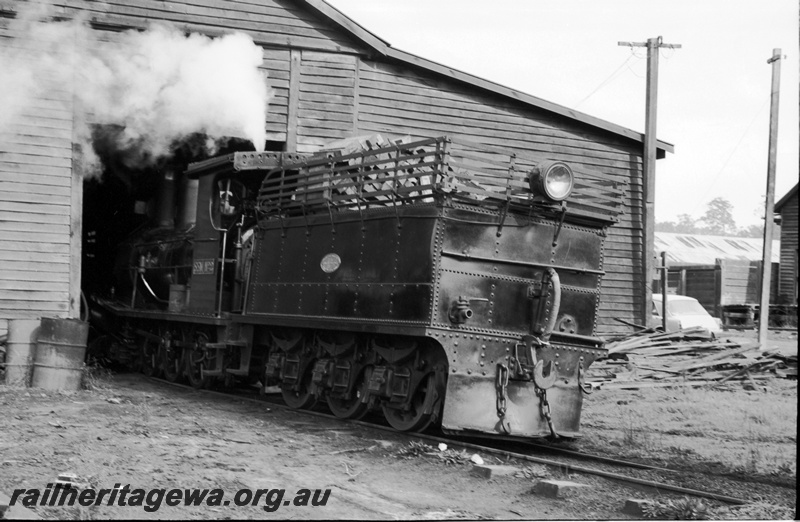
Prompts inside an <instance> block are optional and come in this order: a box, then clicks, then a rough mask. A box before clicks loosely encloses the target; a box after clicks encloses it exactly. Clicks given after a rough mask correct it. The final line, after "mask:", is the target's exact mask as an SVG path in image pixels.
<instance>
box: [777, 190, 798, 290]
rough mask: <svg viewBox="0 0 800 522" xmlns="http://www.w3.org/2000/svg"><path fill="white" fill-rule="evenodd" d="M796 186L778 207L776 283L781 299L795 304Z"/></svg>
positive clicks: (796, 260)
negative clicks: (778, 260)
mask: <svg viewBox="0 0 800 522" xmlns="http://www.w3.org/2000/svg"><path fill="white" fill-rule="evenodd" d="M796 189H797V187H795V188H794V189H793V190H794V194H790V195H789V198H788V199H787V200H786V201H785V203H784V204H783V205H782V206H781V208H780V215H781V249H780V255H781V264H780V272H779V278H780V281H779V283H778V285H779V290H778V294H779V295H780V296H781V298H782V300H785V301H787V302H788V303H790V304H797V285H798V280H797V273H798V268H797V263H798V240H797V236H798V216H797V207H798V198H797V190H796Z"/></svg>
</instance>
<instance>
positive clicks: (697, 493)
mask: <svg viewBox="0 0 800 522" xmlns="http://www.w3.org/2000/svg"><path fill="white" fill-rule="evenodd" d="M146 378H147V379H149V380H151V381H153V382H157V383H160V384H167V385H170V386H175V387H177V388H183V389H187V390H190V391H196V392H202V393H205V394H209V395H215V396H219V397H223V398H226V399H240V400H244V401H248V402H253V403H257V404H265V403H266V404H269V405H270V406H276V407H278V408H280V409H282V410H287V411H292V412H296V413H303V414H306V415H311V416H315V417H320V418H324V419H328V420H337V421H340V422H345V423H348V424H354V425H357V426H361V427H365V428H370V429H375V430H381V431H386V432H389V433H394V434H397V435H405V436H408V437H412V438H417V439H422V440H428V441H432V442H443V443H449V444H457V445H459V446H463V447H464V448H468V449H472V450H476V451H481V452H484V453H489V454H493V455H500V456H504V457H513V458H516V459H521V460H526V461H528V462H533V463H535V464H542V465H545V466H551V467H555V468H558V469H561V470H563V471H566V472H574V473H582V474H585V475H595V476H598V477H604V478H607V479H611V480H616V481H618V482H627V483H631V484H637V485H640V486H647V487H650V488H654V489H656V490H660V491H671V492H674V493H683V494H686V495H691V496H694V497H700V498H708V499H712V500H718V501H720V502H725V503H728V504H734V505H744V504H747V503H748V501H747V500H743V499H740V498H736V497H730V496H727V495H720V494H718V493H711V492H708V491H701V490H697V489H692V488H684V487H681V486H674V485H672V484H666V483H663V482H656V481H653V480H646V479H640V478H636V477H629V476H626V475H621V474H619V473H612V472H609V471H603V470H599V469H593V468H586V467H583V466H575V465H572V464H565V463H563V462H558V461H555V460H550V459H544V458H540V457H534V456H531V455H526V454H524V453H517V452H513V451H507V450H501V449H497V448H492V447H489V446H481V445H480V444H473V443H471V442H463V441H460V440H454V439H447V438H443V437H437V436H435V435H428V434H426V433H409V432H401V431H397V430H395V429H393V428H391V427H388V426H381V425H379V424H373V423H371V422H366V421H362V420H355V419H341V418H339V417H336V416H335V415H331V414H327V413H324V412H318V411H312V410H295V409H292V408H290V407H288V406H286V405H284V404H280V403H275V402H271V401H267V400H264V399H256V398H254V397H246V396H241V395H234V394H231V393H225V392H219V391H214V390H205V389H199V390H198V389H197V388H193V387H192V386H187V385H185V384H179V383H175V382H169V381H166V380H163V379H158V378H155V377H146ZM567 451H568V450H567ZM573 453H579V452H573ZM601 458H604V459H605V457H601ZM610 460H614V459H610ZM614 463H615V464H617V465H629V464H632V465H633V467H638V466H646V464H642V465H639V464H638V463H629V462H626V461H614ZM654 469H661V468H654Z"/></svg>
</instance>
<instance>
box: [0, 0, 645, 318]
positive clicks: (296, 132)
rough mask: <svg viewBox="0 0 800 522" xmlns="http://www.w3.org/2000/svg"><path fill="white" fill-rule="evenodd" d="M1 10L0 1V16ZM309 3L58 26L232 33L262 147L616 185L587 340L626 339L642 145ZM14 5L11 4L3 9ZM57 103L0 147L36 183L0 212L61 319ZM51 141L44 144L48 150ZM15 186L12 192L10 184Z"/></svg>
mask: <svg viewBox="0 0 800 522" xmlns="http://www.w3.org/2000/svg"><path fill="white" fill-rule="evenodd" d="M6 3H7V2H3V1H2V0H0V5H2V6H5V4H6ZM317 3H318V2H316V0H307V1H304V2H292V1H288V0H249V1H243V0H236V1H234V0H180V1H172V2H161V1H156V0H133V1H131V0H110V1H104V2H95V1H89V0H75V1H71V2H70V3H69V4H68V5H69V7H64V6H63V5H62V6H60V7H59V8H58V9H59V10H60V11H61V12H62V13H65V14H69V13H72V14H75V12H76V11H83V12H84V13H85V14H87V15H88V19H89V21H90V23H91V24H92V26H93V27H94V28H95V29H97V30H98V31H99V32H101V33H105V34H109V32H111V33H113V32H115V31H120V30H125V29H130V28H133V29H141V28H144V27H146V26H147V24H148V23H151V22H159V21H166V22H169V23H172V24H176V25H178V27H180V28H182V29H183V30H185V31H196V32H201V33H205V34H208V35H212V36H215V35H220V34H224V33H228V32H231V31H234V30H235V31H243V32H246V33H247V34H249V35H250V36H252V37H253V40H254V41H255V42H256V43H258V44H259V45H261V46H262V48H263V49H264V51H263V55H264V61H263V64H262V69H263V70H264V71H265V72H266V74H267V82H268V86H269V88H270V93H271V98H270V104H269V108H268V116H267V122H266V125H267V131H268V139H269V140H273V141H278V142H284V143H285V144H286V148H287V150H298V151H304V152H308V151H313V150H315V149H316V148H318V147H319V146H320V145H322V144H324V143H326V142H328V141H330V140H334V139H338V138H342V137H347V136H353V135H361V134H371V133H381V134H386V135H390V136H398V135H406V134H408V135H411V136H414V137H429V136H436V135H441V134H450V135H454V136H457V137H463V138H467V139H471V140H473V141H477V142H480V143H485V144H488V145H495V146H499V147H502V148H505V149H510V150H513V151H517V152H519V153H522V154H526V155H532V156H534V157H536V158H541V159H559V160H564V161H567V162H569V163H570V164H571V165H572V166H573V167H574V168H575V170H576V171H577V174H578V179H579V180H580V179H595V180H600V181H601V182H608V183H612V182H615V183H617V184H619V186H620V187H622V188H623V190H624V210H625V211H624V213H623V214H622V215H621V216H620V221H619V223H617V224H615V225H613V226H612V227H611V228H610V229H609V233H608V237H607V239H606V243H605V251H604V270H605V271H606V275H605V277H604V279H603V283H602V289H601V291H602V294H601V306H600V310H599V313H598V325H597V326H598V328H597V329H598V333H600V334H605V333H610V332H614V331H620V330H624V329H626V328H627V327H625V326H624V325H622V324H621V323H619V322H617V321H615V318H621V319H625V320H627V321H634V322H640V321H644V320H646V317H647V316H648V315H649V307H647V306H646V303H644V302H643V301H642V298H641V295H642V289H643V285H644V284H645V282H644V280H643V277H642V272H641V266H642V262H641V255H642V245H643V240H642V238H643V229H642V223H641V207H642V185H641V174H642V158H641V142H636V141H635V140H633V139H630V138H629V137H624V136H621V135H619V134H617V133H614V132H610V131H608V130H604V129H601V128H598V127H596V126H592V125H589V124H586V123H581V122H579V121H578V120H576V119H572V118H570V117H567V116H564V115H563V114H555V113H553V112H549V111H547V110H545V109H541V108H537V107H535V106H533V105H531V104H530V103H526V102H523V101H519V100H515V99H513V98H512V97H509V96H503V95H501V94H498V93H496V92H491V91H489V90H486V89H483V88H481V87H480V86H477V85H474V84H471V83H469V82H464V81H459V80H458V79H454V78H452V77H448V76H447V75H442V74H438V73H436V72H433V71H431V70H426V69H425V68H420V67H417V66H415V65H414V64H412V63H409V62H405V61H402V60H397V59H393V58H389V57H386V56H382V55H381V53H380V52H376V51H375V49H372V48H370V47H369V46H368V45H366V44H364V43H363V42H362V41H359V40H358V38H355V37H353V36H352V34H351V33H349V32H348V31H347V30H345V27H347V24H346V23H345V26H341V25H337V23H334V22H333V21H332V20H330V19H328V18H326V17H325V16H323V15H322V14H320V12H319V10H318V9H316V8H312V7H313V5H314V4H317ZM16 5H17V4H12V9H16ZM309 6H312V7H309ZM339 22H340V23H341V22H342V21H341V20H339ZM362 36H363V35H362ZM363 37H364V38H367V37H366V36H363ZM101 39H102V38H101ZM64 96H65V98H64V99H59V100H49V101H46V102H45V101H43V102H42V105H43V106H42V107H40V108H38V109H37V110H36V113H37V114H35V115H31V116H32V119H31V120H30V122H29V123H28V126H29V127H32V128H30V129H25V130H23V131H21V132H20V133H19V136H17V133H16V132H15V137H14V140H7V139H3V142H5V145H4V146H6V147H11V146H13V147H17V148H16V149H15V150H14V151H10V150H9V151H5V150H4V152H5V153H6V154H15V156H14V158H16V159H17V160H18V161H9V158H10V156H6V158H5V159H3V158H0V166H2V165H6V167H5V170H3V171H2V172H3V173H2V174H0V175H2V176H5V178H3V179H7V178H9V176H11V175H12V174H11V173H14V172H17V171H19V170H20V169H22V170H24V174H25V175H34V176H38V177H36V178H35V180H34V182H35V183H37V184H39V185H41V186H43V187H45V189H44V190H35V191H34V190H32V189H29V188H28V189H26V188H24V187H22V186H15V187H14V188H15V189H16V190H14V191H8V192H14V193H15V194H16V195H14V196H10V197H9V196H6V197H5V200H4V202H3V203H2V204H3V205H5V207H0V208H4V209H5V208H7V209H8V212H11V213H15V214H16V215H15V217H14V219H15V220H16V222H19V221H20V220H22V221H24V222H25V223H27V222H31V223H36V224H38V225H42V227H41V230H38V231H36V232H35V233H36V234H39V235H38V236H28V237H30V238H32V239H31V240H30V241H28V242H29V243H31V244H30V245H29V246H28V248H29V250H27V252H28V253H27V254H25V255H27V256H29V257H34V256H33V255H32V254H31V253H30V252H34V251H37V252H41V253H46V254H48V256H47V259H48V261H47V267H46V268H47V270H48V271H45V272H43V273H46V274H52V275H48V276H47V277H50V278H52V279H57V281H54V282H57V283H59V284H58V285H56V286H48V285H45V284H43V282H42V281H36V284H31V285H30V286H29V287H27V290H31V291H33V290H34V287H35V288H37V289H38V290H36V291H39V292H45V288H46V289H47V290H46V291H47V292H50V293H49V294H48V295H44V294H42V295H41V296H40V297H47V298H48V302H49V303H50V304H48V305H47V306H50V307H55V308H58V311H60V312H66V311H67V310H68V309H69V306H70V305H69V294H70V291H72V289H73V287H74V286H75V281H74V277H75V276H74V272H73V273H72V274H70V271H69V266H70V264H69V259H70V258H71V257H72V256H74V244H73V245H72V246H73V250H70V244H71V243H70V239H69V237H70V220H69V218H68V216H69V215H70V213H69V209H70V208H71V207H70V206H69V205H70V204H72V203H74V201H75V194H74V191H73V190H72V188H73V187H74V186H75V184H73V183H72V176H73V175H74V172H73V170H72V169H71V166H72V155H71V139H70V138H71V132H72V125H71V114H72V110H71V107H70V106H69V105H68V102H69V99H68V98H69V96H67V95H66V94H65V95H64ZM53 111H55V113H54V112H53ZM49 138H53V141H52V145H53V146H52V147H51V146H49V145H50V144H51V142H50V140H49ZM15 140H16V141H15ZM19 141H23V143H17V142H19ZM15 143H16V145H9V144H15ZM20 146H24V147H27V148H26V149H25V150H26V151H27V152H25V151H22V150H18V149H19V147H20ZM20 154H22V155H23V156H24V157H21V156H19V155H20ZM23 159H24V160H25V161H24V162H23V161H22V160H23ZM7 165H12V167H9V166H7ZM23 166H24V167H23ZM32 179H34V178H32ZM14 183H20V176H17V177H16V178H15V181H14ZM23 184H24V183H23ZM78 185H80V184H79V183H78ZM4 192H7V191H4ZM37 198H39V200H41V199H42V198H44V199H46V201H47V202H49V203H52V205H47V206H49V207H51V208H48V209H47V210H40V209H38V208H34V206H36V205H35V204H36V203H37V202H38V200H37ZM9 199H10V200H12V201H8V200H9ZM34 200H35V201H34ZM0 212H2V211H0ZM8 212H7V213H6V214H4V215H6V216H7V215H8ZM37 220H38V221H37ZM6 222H7V220H6V221H3V222H2V225H0V230H4V231H3V232H0V233H3V234H6V236H8V235H9V234H11V231H10V230H7V229H3V228H2V226H7V225H5V223H6ZM44 225H54V226H55V227H56V228H53V229H49V228H48V227H46V226H44ZM78 225H79V223H78ZM16 226H20V225H16ZM45 229H47V230H49V231H45ZM15 232H16V234H15V235H13V236H10V237H14V238H18V237H19V232H20V231H15ZM44 234H50V235H44ZM3 246H4V247H5V246H6V244H5V243H4V244H3ZM15 248H17V249H19V248H20V247H19V246H16V247H15ZM11 250H13V248H11V247H9V248H3V252H4V254H3V255H7V256H8V255H9V254H7V252H9V251H11ZM42 258H44V257H42ZM37 262H40V261H37ZM17 263H20V261H17ZM19 267H20V270H21V271H25V270H24V267H22V266H21V265H19ZM50 270H52V271H50ZM32 283H33V282H32ZM15 284H16V283H15ZM21 290H22V293H17V294H15V295H16V296H17V297H18V298H19V299H18V300H17V301H16V302H17V303H18V304H22V305H25V306H28V307H30V306H35V305H31V304H30V303H32V302H33V301H32V299H33V298H32V297H31V296H33V294H26V293H25V292H26V289H21ZM14 291H17V290H16V289H15V290H14ZM50 298H52V300H50ZM9 306H10V305H9ZM14 309H20V308H19V307H15V308H14ZM4 314H5V312H0V316H2V315H4Z"/></svg>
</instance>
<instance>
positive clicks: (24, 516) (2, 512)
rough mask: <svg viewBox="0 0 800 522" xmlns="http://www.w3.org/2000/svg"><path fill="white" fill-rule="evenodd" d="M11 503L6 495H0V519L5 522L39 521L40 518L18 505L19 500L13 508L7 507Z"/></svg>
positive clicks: (33, 512)
mask: <svg viewBox="0 0 800 522" xmlns="http://www.w3.org/2000/svg"><path fill="white" fill-rule="evenodd" d="M10 503H11V497H9V496H8V495H4V494H3V493H0V519H5V520H41V518H42V517H40V516H39V515H37V514H36V512H35V511H31V510H30V509H28V508H26V507H25V506H23V505H22V504H20V503H19V499H17V503H16V504H14V505H13V506H11V505H9V504H10Z"/></svg>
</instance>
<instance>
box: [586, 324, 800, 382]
mask: <svg viewBox="0 0 800 522" xmlns="http://www.w3.org/2000/svg"><path fill="white" fill-rule="evenodd" d="M759 347H760V345H759V343H758V342H755V341H744V340H743V341H734V340H731V339H715V338H714V337H713V336H712V335H711V334H710V333H709V332H708V331H707V330H705V329H702V328H690V329H686V330H679V331H677V332H666V333H665V332H662V331H658V330H655V329H652V328H647V329H642V330H641V331H638V332H636V333H633V334H630V335H627V336H624V337H618V338H614V339H610V340H609V341H608V342H607V344H606V348H608V358H606V359H604V360H601V361H597V362H595V363H594V364H593V365H592V367H591V369H590V371H589V379H588V380H589V382H590V383H591V384H592V385H593V386H594V387H601V388H604V389H636V388H657V387H678V386H717V385H721V384H725V383H730V382H742V383H745V385H747V386H750V387H754V388H759V387H761V386H760V385H759V384H757V381H758V380H763V379H765V378H769V377H772V376H778V377H785V378H797V356H784V355H781V354H779V353H774V352H769V351H764V352H762V351H760V350H759Z"/></svg>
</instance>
